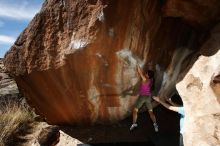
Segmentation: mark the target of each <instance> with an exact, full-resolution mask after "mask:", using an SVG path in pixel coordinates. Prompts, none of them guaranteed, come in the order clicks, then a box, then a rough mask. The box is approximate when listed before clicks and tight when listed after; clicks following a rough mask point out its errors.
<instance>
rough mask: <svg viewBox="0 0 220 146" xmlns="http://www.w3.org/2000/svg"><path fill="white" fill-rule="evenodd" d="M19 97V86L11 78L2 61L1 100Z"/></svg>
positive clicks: (0, 68) (0, 77)
mask: <svg viewBox="0 0 220 146" xmlns="http://www.w3.org/2000/svg"><path fill="white" fill-rule="evenodd" d="M18 97H19V91H18V87H17V84H16V82H15V80H14V79H13V78H11V77H10V76H9V75H8V73H6V69H5V67H4V65H3V59H0V98H1V99H6V98H14V99H15V100H16V99H18ZM0 101H1V100H0Z"/></svg>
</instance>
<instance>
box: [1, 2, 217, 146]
mask: <svg viewBox="0 0 220 146" xmlns="http://www.w3.org/2000/svg"><path fill="white" fill-rule="evenodd" d="M215 2H216V3H215V4H213V3H210V1H208V0H204V1H198V0H193V1H178V0H168V1H166V2H165V3H163V2H162V1H159V0H133V1H129V2H128V1H127V0H120V1H119V0H79V1H71V0H62V1H57V0H47V1H45V3H44V5H43V7H42V9H41V11H40V13H39V14H37V15H36V16H35V17H34V19H33V20H32V21H31V23H30V24H29V26H28V27H27V28H26V29H25V30H24V32H23V33H22V34H21V35H20V36H19V38H18V39H17V41H16V42H15V44H14V45H13V46H12V47H11V49H10V51H9V52H8V53H7V54H6V55H5V60H4V64H5V66H6V68H7V71H8V72H10V74H11V75H14V76H15V78H16V82H17V84H18V87H19V89H20V91H21V92H22V93H23V94H24V95H25V96H26V97H27V99H28V101H29V103H30V104H31V105H32V106H33V107H34V108H35V109H36V111H37V112H38V113H40V114H41V115H43V116H45V117H46V119H47V121H48V122H50V123H53V124H58V123H59V124H61V123H62V124H73V125H75V124H91V123H109V122H115V121H120V120H122V119H124V118H126V117H127V116H129V115H130V114H131V110H132V108H133V105H134V103H135V100H136V99H137V97H135V96H132V95H129V94H128V93H127V92H125V91H126V90H129V88H130V87H134V86H135V84H137V82H138V76H137V74H136V64H137V63H138V64H140V65H142V66H143V67H144V68H146V67H147V66H148V64H149V63H152V67H153V68H155V70H156V82H155V83H156V84H155V88H156V92H159V94H160V95H161V96H164V97H165V96H170V95H172V94H173V93H174V92H175V85H176V83H177V82H178V81H180V80H181V79H182V78H183V77H184V76H185V74H186V73H187V72H188V71H189V69H190V67H191V66H192V65H193V63H194V62H195V61H196V59H197V58H198V56H200V55H201V54H203V55H207V56H210V55H214V54H215V53H216V52H217V50H219V49H218V47H217V48H212V49H210V50H209V48H207V47H205V46H207V45H209V44H212V41H214V40H212V37H213V35H212V36H209V35H208V34H209V29H211V28H212V26H214V25H215V24H216V22H218V20H219V15H218V14H219V9H217V8H218V6H219V2H218V1H215ZM203 6H204V7H205V8H206V9H205V10H204V11H203ZM201 12H204V13H201ZM200 13H201V14H203V15H199V14H200ZM176 17H180V18H182V19H180V18H176ZM192 26H193V27H192ZM197 27H198V28H197ZM203 28H205V31H203ZM216 34H217V33H216ZM216 39H217V40H219V38H216ZM205 41H207V42H206V43H205V44H204V42H205ZM201 46H202V47H201ZM212 63H213V62H212ZM212 63H211V64H212ZM216 64H218V62H216ZM201 65H203V64H201ZM201 68H202V67H201ZM214 78H215V81H216V79H218V76H217V77H216V76H214ZM191 81H192V82H193V83H192V84H190V85H189V87H190V88H191V86H192V87H193V86H194V84H195V85H196V86H197V85H198V87H199V88H201V89H202V88H203V86H202V85H201V84H202V81H201V80H200V79H197V78H192V80H191ZM207 81H208V82H209V80H205V82H207ZM187 85H188V84H187ZM200 85H201V86H200ZM183 86H185V84H183ZM199 88H198V89H199ZM212 89H213V92H214V93H215V95H213V97H212V99H213V100H212V102H214V101H219V98H216V99H218V100H215V97H217V96H218V95H219V85H218V84H215V85H213V88H212ZM178 90H179V92H180V93H181V96H183V97H184V104H185V105H186V108H188V107H190V106H193V105H197V106H199V105H200V102H204V101H203V98H199V100H201V101H199V102H197V101H198V100H193V102H192V103H190V104H188V103H187V102H186V101H187V98H188V96H187V97H186V96H185V95H184V93H182V92H183V91H181V90H182V89H178ZM124 92H125V94H121V93H124ZM192 92H193V91H192ZM200 92H203V91H202V90H201V91H200ZM126 93H127V94H126ZM190 93H191V92H190ZM192 95H193V94H192ZM204 97H205V96H204ZM194 98H195V99H197V98H198V97H190V99H194ZM212 102H211V103H212ZM215 104H216V105H215V107H216V108H215V109H217V108H218V106H219V102H216V103H215ZM201 105H203V104H201ZM190 109H191V108H189V109H188V110H187V112H186V113H187V114H188V115H187V116H186V117H189V115H190V116H192V117H193V118H194V119H199V118H198V116H197V115H198V114H197V113H190V112H188V111H189V110H190ZM200 110H201V111H203V109H202V108H200ZM204 110H205V109H204ZM217 110H218V109H217ZM209 114H211V115H213V113H209ZM186 119H187V118H186ZM209 119H212V118H211V117H210V116H209ZM204 121H205V120H204ZM189 123H190V122H187V124H189ZM190 124H191V125H193V124H192V123H190ZM202 128H206V127H202ZM187 132H188V133H190V132H189V131H187ZM201 132H203V133H205V132H206V131H201ZM193 135H194V133H193V134H191V135H190V134H189V136H190V137H191V138H192V137H193ZM214 136H215V135H212V138H213V137H214ZM217 138H219V136H217ZM188 140H189V138H186V141H188ZM184 141H185V140H184ZM189 141H191V140H189ZM215 142H216V141H215ZM187 145H190V144H189V143H187Z"/></svg>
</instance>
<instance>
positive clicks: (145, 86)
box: [139, 80, 152, 96]
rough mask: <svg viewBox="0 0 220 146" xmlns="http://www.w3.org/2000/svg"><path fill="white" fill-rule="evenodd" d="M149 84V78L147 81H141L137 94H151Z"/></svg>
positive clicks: (150, 82) (150, 83) (150, 84)
mask: <svg viewBox="0 0 220 146" xmlns="http://www.w3.org/2000/svg"><path fill="white" fill-rule="evenodd" d="M151 86H152V81H151V80H150V81H149V82H148V83H141V86H140V90H139V95H147V96H149V95H151Z"/></svg>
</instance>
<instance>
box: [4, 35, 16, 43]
mask: <svg viewBox="0 0 220 146" xmlns="http://www.w3.org/2000/svg"><path fill="white" fill-rule="evenodd" d="M15 40H16V39H15V38H14V37H11V36H6V35H0V44H13V43H14V42H15Z"/></svg>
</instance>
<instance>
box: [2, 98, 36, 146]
mask: <svg viewBox="0 0 220 146" xmlns="http://www.w3.org/2000/svg"><path fill="white" fill-rule="evenodd" d="M0 114H1V116H0V146H8V145H11V146H12V145H22V143H25V142H26V141H27V140H28V139H27V137H26V136H27V135H28V133H31V131H32V129H33V127H34V124H33V123H34V115H33V113H32V112H31V110H30V108H29V107H28V106H25V105H21V104H19V102H18V101H14V100H5V101H2V100H1V102H0Z"/></svg>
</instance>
